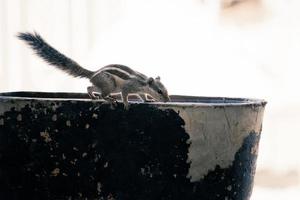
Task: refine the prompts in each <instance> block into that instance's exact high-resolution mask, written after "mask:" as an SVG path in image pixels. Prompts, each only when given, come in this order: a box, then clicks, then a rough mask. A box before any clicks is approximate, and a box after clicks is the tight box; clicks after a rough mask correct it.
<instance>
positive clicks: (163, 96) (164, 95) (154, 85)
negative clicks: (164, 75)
mask: <svg viewBox="0 0 300 200" xmlns="http://www.w3.org/2000/svg"><path fill="white" fill-rule="evenodd" d="M147 84H148V85H149V91H148V92H149V94H150V95H151V96H152V97H153V98H154V99H156V100H158V101H163V102H167V101H170V97H169V94H168V91H167V89H166V88H165V86H164V85H163V84H162V83H161V82H160V77H159V76H158V77H156V78H155V79H154V78H152V77H150V78H148V80H147Z"/></svg>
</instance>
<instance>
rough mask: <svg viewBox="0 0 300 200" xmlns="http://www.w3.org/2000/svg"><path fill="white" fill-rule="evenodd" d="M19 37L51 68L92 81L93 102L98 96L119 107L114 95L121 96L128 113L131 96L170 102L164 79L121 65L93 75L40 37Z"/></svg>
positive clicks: (89, 92) (94, 72)
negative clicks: (148, 97)
mask: <svg viewBox="0 0 300 200" xmlns="http://www.w3.org/2000/svg"><path fill="white" fill-rule="evenodd" d="M17 37H18V38H19V39H21V40H23V41H25V42H26V43H27V44H28V45H29V46H30V47H31V48H32V49H33V50H34V51H35V53H36V54H37V55H38V56H39V57H41V58H42V59H43V60H44V61H46V62H47V63H48V64H50V65H53V66H55V67H57V68H58V69H61V70H63V71H65V72H66V73H68V74H69V75H72V76H74V77H79V78H88V79H89V80H90V82H91V83H92V86H89V87H88V88H87V92H88V94H89V96H90V97H91V98H92V99H97V96H96V95H95V94H98V95H100V97H102V98H103V99H105V100H106V101H108V102H110V103H115V102H116V99H115V98H113V97H112V96H111V95H112V94H116V93H120V94H121V98H122V100H123V103H124V107H125V109H128V95H129V94H135V95H138V96H139V97H140V98H141V99H142V100H143V101H148V99H147V95H150V96H151V97H152V98H154V99H155V100H158V101H163V102H167V101H170V98H169V95H168V91H167V89H166V88H165V86H164V85H163V84H162V83H161V82H160V77H157V78H155V79H154V78H152V77H150V78H149V77H147V76H145V75H144V74H141V73H139V72H137V71H134V70H132V69H131V68H129V67H127V66H124V65H119V64H111V65H107V66H105V67H102V68H101V69H99V70H97V71H90V70H87V69H84V68H83V67H81V66H80V65H79V64H78V63H76V62H75V61H73V60H72V59H70V58H68V57H66V56H65V55H63V54H62V53H60V52H59V51H57V50H56V49H54V48H53V47H52V46H50V45H49V44H48V43H47V42H46V41H45V40H44V39H43V38H42V37H41V36H40V35H39V34H37V33H19V34H18V35H17Z"/></svg>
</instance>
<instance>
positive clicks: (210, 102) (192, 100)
mask: <svg viewBox="0 0 300 200" xmlns="http://www.w3.org/2000/svg"><path fill="white" fill-rule="evenodd" d="M170 98H171V101H170V102H165V103H164V102H142V101H141V100H139V98H137V97H134V96H131V97H130V99H129V103H138V104H151V105H159V106H167V107H168V106H214V107H215V106H243V105H248V106H249V105H252V106H255V105H256V106H265V105H266V104H267V101H265V100H264V99H255V98H240V97H238V98H236V97H208V96H189V95H170ZM1 100H31V101H64V102H65V101H82V102H85V101H89V102H91V101H92V102H103V101H104V100H102V99H99V100H91V99H90V98H89V96H88V94H87V93H78V92H39V91H14V92H3V93H0V101H1ZM118 100H120V98H118Z"/></svg>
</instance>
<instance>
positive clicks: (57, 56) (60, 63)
mask: <svg viewBox="0 0 300 200" xmlns="http://www.w3.org/2000/svg"><path fill="white" fill-rule="evenodd" d="M17 37H18V38H19V39H21V40H23V41H25V42H26V43H27V44H28V45H29V46H30V47H31V48H32V49H33V50H34V51H35V53H36V54H37V55H38V56H40V57H41V58H43V60H45V61H46V62H47V63H49V64H50V65H54V66H55V67H57V68H59V69H61V70H63V71H65V72H67V73H68V74H70V75H72V76H74V77H81V78H82V77H84V78H90V77H91V76H92V75H93V74H94V72H92V71H89V70H87V69H84V68H82V67H81V66H80V65H79V64H78V63H76V62H75V61H73V60H72V59H70V58H68V57H67V56H65V55H63V54H62V53H60V52H59V51H57V50H56V49H54V48H53V47H52V46H50V45H49V44H48V43H47V42H46V41H45V40H44V39H43V38H42V37H41V36H40V35H39V34H37V33H33V34H32V33H19V34H18V35H17Z"/></svg>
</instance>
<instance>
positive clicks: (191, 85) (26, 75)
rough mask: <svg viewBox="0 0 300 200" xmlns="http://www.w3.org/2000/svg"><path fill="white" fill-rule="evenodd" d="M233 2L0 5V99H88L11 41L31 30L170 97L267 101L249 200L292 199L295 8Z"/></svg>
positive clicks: (296, 120)
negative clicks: (155, 83) (41, 94)
mask: <svg viewBox="0 0 300 200" xmlns="http://www.w3.org/2000/svg"><path fill="white" fill-rule="evenodd" d="M236 2H237V3H236V4H234V5H233V6H231V3H232V0H224V1H221V0H151V1H149V0H86V1H83V0H0V91H20V90H33V91H53V92H55V91H67V92H85V91H86V87H87V86H88V85H89V82H88V80H84V79H75V78H72V77H69V76H67V75H66V74H64V73H63V72H61V71H58V70H56V69H55V68H53V67H51V66H48V65H47V64H45V63H44V62H42V61H41V60H40V59H39V58H37V57H36V56H34V55H33V52H32V51H31V50H29V49H28V48H27V47H26V46H25V45H24V44H23V43H22V42H20V41H18V40H17V39H16V37H15V35H16V34H17V32H20V31H37V32H38V33H40V34H41V35H42V36H43V37H44V38H45V39H46V40H47V41H48V42H49V43H50V44H51V45H52V46H54V47H56V48H57V49H59V50H60V51H61V52H63V53H65V54H66V55H68V56H69V57H71V58H73V59H74V60H76V61H77V62H78V63H80V64H81V65H82V66H84V67H86V68H88V69H91V70H96V69H98V68H100V67H102V66H104V65H107V64H112V63H120V64H125V65H128V66H130V67H132V68H133V69H136V70H138V71H140V72H142V73H145V74H146V75H148V76H157V75H159V76H160V77H161V79H162V82H163V83H164V84H165V85H166V86H167V88H168V89H169V93H171V94H182V95H197V96H229V97H254V98H263V99H266V100H267V101H268V102H269V103H268V105H267V107H266V112H265V121H264V127H263V133H262V139H261V144H260V153H259V159H258V165H257V176H256V185H255V189H254V193H253V197H252V199H255V200H260V199H264V200H267V199H272V200H274V199H299V196H300V186H299V184H300V156H299V153H300V145H299V142H300V115H299V112H300V93H299V85H300V78H299V75H300V70H299V69H300V12H299V10H300V2H299V1H298V0H236Z"/></svg>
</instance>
